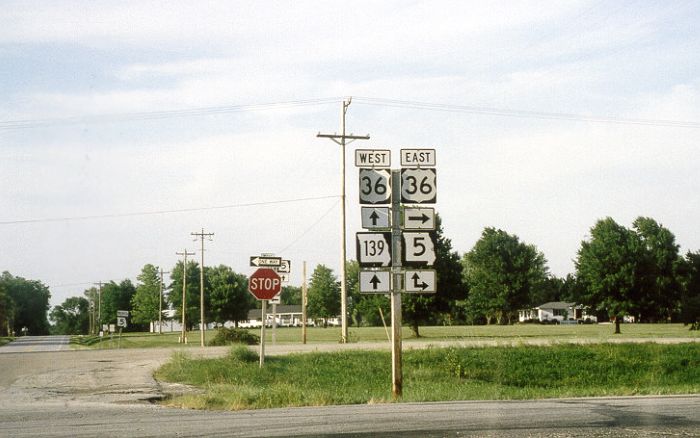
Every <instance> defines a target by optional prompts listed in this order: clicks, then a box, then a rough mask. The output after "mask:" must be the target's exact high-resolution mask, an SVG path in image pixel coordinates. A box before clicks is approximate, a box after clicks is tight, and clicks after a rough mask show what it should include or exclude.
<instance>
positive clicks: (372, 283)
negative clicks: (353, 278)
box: [360, 271, 391, 294]
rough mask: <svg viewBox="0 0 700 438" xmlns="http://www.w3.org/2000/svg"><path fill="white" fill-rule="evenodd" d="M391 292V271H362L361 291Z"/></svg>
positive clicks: (372, 292) (373, 292)
mask: <svg viewBox="0 0 700 438" xmlns="http://www.w3.org/2000/svg"><path fill="white" fill-rule="evenodd" d="M389 292H391V273H390V272H389V271H360V293H364V294H388V293H389Z"/></svg>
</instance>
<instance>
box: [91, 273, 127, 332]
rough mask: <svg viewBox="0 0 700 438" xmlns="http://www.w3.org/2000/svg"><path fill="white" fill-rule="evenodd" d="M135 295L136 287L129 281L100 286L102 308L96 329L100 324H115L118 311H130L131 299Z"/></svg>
mask: <svg viewBox="0 0 700 438" xmlns="http://www.w3.org/2000/svg"><path fill="white" fill-rule="evenodd" d="M135 293H136V287H134V284H133V283H132V282H131V280H129V279H126V280H123V281H121V282H120V283H118V284H117V283H115V282H114V281H110V282H109V283H107V284H103V285H102V294H101V295H102V299H101V301H102V308H101V311H100V318H101V319H100V321H99V324H98V328H99V327H101V326H102V324H115V323H116V322H117V311H118V310H126V311H130V310H131V298H132V297H133V296H134V294H135ZM126 330H127V331H128V330H133V327H132V326H128V327H127V329H126Z"/></svg>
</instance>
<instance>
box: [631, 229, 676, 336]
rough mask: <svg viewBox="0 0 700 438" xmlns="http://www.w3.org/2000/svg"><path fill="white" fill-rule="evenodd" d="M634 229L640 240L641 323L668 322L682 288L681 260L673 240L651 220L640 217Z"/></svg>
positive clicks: (639, 288) (639, 304) (668, 233)
mask: <svg viewBox="0 0 700 438" xmlns="http://www.w3.org/2000/svg"><path fill="white" fill-rule="evenodd" d="M633 228H634V230H635V232H636V234H637V236H638V238H639V240H640V254H639V256H638V260H637V261H638V266H637V278H636V287H637V288H638V294H639V302H638V303H637V307H638V308H637V309H636V312H637V317H638V318H639V320H640V321H649V322H655V321H667V320H670V318H671V315H672V314H673V313H674V311H676V310H677V308H678V303H679V301H680V298H681V285H680V282H679V281H678V275H677V272H676V271H677V269H678V267H679V262H681V257H680V256H679V246H678V245H677V244H676V238H675V236H674V235H673V233H671V231H669V230H668V229H667V228H664V227H663V226H662V225H660V224H659V223H657V222H656V221H655V220H654V219H651V218H646V217H639V218H637V219H636V220H635V221H634V223H633Z"/></svg>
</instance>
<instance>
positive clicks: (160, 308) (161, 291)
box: [158, 268, 169, 335]
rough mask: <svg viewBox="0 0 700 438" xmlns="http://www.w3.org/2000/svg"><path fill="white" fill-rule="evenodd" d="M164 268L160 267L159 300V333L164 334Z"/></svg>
mask: <svg viewBox="0 0 700 438" xmlns="http://www.w3.org/2000/svg"><path fill="white" fill-rule="evenodd" d="M168 273H169V272H163V268H160V299H159V301H158V334H161V335H162V334H163V274H168Z"/></svg>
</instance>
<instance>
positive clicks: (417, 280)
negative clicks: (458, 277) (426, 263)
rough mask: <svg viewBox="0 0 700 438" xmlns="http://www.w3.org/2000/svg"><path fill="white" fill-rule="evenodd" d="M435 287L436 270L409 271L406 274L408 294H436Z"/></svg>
mask: <svg viewBox="0 0 700 438" xmlns="http://www.w3.org/2000/svg"><path fill="white" fill-rule="evenodd" d="M435 285H436V281H435V270H434V269H419V270H411V269H408V270H406V272H405V274H404V290H405V291H406V292H413V293H435V292H436V287H435Z"/></svg>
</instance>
